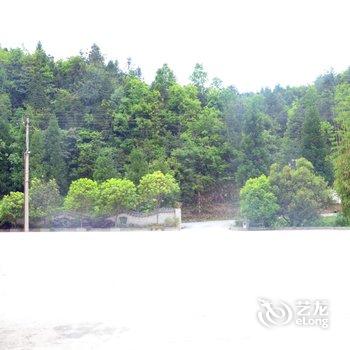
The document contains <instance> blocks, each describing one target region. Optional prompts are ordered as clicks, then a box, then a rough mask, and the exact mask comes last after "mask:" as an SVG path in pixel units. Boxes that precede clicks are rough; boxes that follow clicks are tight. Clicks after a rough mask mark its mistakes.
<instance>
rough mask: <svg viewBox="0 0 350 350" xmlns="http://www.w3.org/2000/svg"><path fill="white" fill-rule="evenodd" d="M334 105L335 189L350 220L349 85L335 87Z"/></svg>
mask: <svg viewBox="0 0 350 350" xmlns="http://www.w3.org/2000/svg"><path fill="white" fill-rule="evenodd" d="M335 103H336V107H335V113H336V118H337V122H338V124H339V130H338V133H337V136H338V144H337V147H336V157H335V160H334V168H335V187H336V190H337V192H338V194H339V195H340V198H341V203H342V209H343V213H344V215H345V216H346V217H347V218H350V84H348V83H343V84H341V85H339V86H338V87H337V89H336V97H335Z"/></svg>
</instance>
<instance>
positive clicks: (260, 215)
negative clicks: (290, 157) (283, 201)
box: [240, 175, 279, 227]
mask: <svg viewBox="0 0 350 350" xmlns="http://www.w3.org/2000/svg"><path fill="white" fill-rule="evenodd" d="M240 198H241V201H240V205H241V214H242V216H243V217H244V218H245V219H247V220H249V221H250V225H251V226H263V227H271V226H272V225H273V224H274V222H275V221H276V218H277V213H278V209H279V206H278V204H277V198H276V196H275V195H274V194H273V192H272V188H271V185H270V182H269V179H268V178H267V177H266V176H265V175H261V176H260V177H258V178H253V179H249V180H248V181H247V182H246V184H245V185H244V186H243V188H242V189H241V191H240Z"/></svg>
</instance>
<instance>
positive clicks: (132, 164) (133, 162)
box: [125, 148, 149, 184]
mask: <svg viewBox="0 0 350 350" xmlns="http://www.w3.org/2000/svg"><path fill="white" fill-rule="evenodd" d="M148 168H149V167H148V162H147V159H146V155H145V153H144V152H143V151H142V149H138V148H134V149H133V150H132V151H131V153H130V155H129V157H128V163H127V164H126V165H125V175H126V177H127V178H128V179H130V180H131V181H133V182H134V183H136V184H138V183H139V182H140V179H141V178H142V176H144V175H146V174H147V173H148Z"/></svg>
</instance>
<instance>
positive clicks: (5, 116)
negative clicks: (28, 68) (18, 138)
mask: <svg viewBox="0 0 350 350" xmlns="http://www.w3.org/2000/svg"><path fill="white" fill-rule="evenodd" d="M10 116H11V102H10V98H9V96H8V95H7V94H0V164H1V167H0V195H4V194H6V193H8V192H9V191H10V190H11V187H12V182H11V162H10V159H9V156H10V153H11V148H10V145H11V143H12V137H11V124H10Z"/></svg>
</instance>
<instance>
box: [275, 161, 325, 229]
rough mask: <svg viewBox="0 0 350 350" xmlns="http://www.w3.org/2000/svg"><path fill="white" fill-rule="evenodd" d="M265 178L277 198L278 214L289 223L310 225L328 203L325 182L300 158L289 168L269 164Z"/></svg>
mask: <svg viewBox="0 0 350 350" xmlns="http://www.w3.org/2000/svg"><path fill="white" fill-rule="evenodd" d="M269 180H270V183H271V186H272V188H273V192H274V193H275V195H276V197H277V200H278V204H279V207H280V211H279V214H280V215H281V216H282V217H283V218H284V219H285V220H286V222H287V223H288V224H289V225H291V226H305V225H308V224H312V222H314V221H315V220H316V219H317V218H318V217H319V211H320V210H321V209H322V208H324V207H325V206H326V205H327V204H328V203H329V192H328V189H327V184H326V182H325V181H324V179H323V178H322V177H321V176H317V175H316V174H315V172H314V167H313V165H312V163H311V162H309V161H308V160H306V159H304V158H300V159H297V160H296V162H295V166H293V167H291V166H288V165H286V166H284V167H282V166H281V165H279V164H273V165H272V166H271V169H270V176H269Z"/></svg>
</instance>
